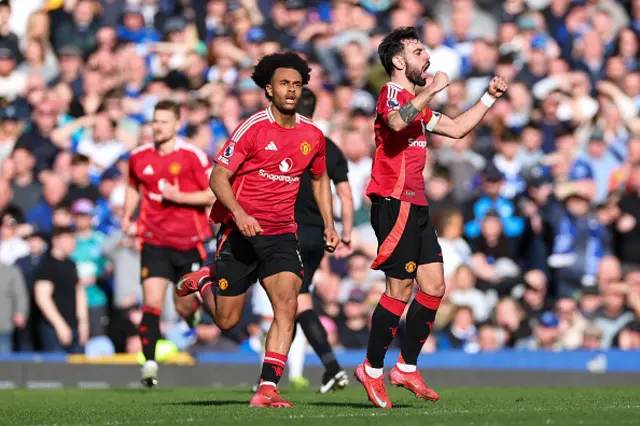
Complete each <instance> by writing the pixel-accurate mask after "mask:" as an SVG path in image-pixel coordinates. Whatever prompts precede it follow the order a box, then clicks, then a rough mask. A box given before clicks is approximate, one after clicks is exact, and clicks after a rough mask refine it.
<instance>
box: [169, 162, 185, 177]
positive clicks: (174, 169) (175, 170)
mask: <svg viewBox="0 0 640 426" xmlns="http://www.w3.org/2000/svg"><path fill="white" fill-rule="evenodd" d="M180 170H182V166H181V165H180V163H171V165H170V166H169V173H171V174H172V175H174V176H177V175H178V174H180Z"/></svg>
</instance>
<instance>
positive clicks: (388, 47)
mask: <svg viewBox="0 0 640 426" xmlns="http://www.w3.org/2000/svg"><path fill="white" fill-rule="evenodd" d="M403 40H420V34H418V29H417V28H416V27H400V28H396V29H395V30H393V31H391V32H390V33H389V34H387V36H386V37H385V38H384V39H383V40H382V43H380V46H378V56H380V62H382V66H383V67H384V70H385V71H386V72H387V74H388V75H389V76H391V72H392V71H393V62H392V59H393V57H394V56H396V55H397V54H398V53H400V52H402V50H403V49H404V44H402V41H403Z"/></svg>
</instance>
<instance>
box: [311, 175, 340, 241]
mask: <svg viewBox="0 0 640 426" xmlns="http://www.w3.org/2000/svg"><path fill="white" fill-rule="evenodd" d="M311 177H312V179H311V186H312V189H313V196H314V197H315V199H316V202H317V203H318V208H319V209H320V215H321V216H322V221H323V222H324V237H325V243H324V244H325V246H324V247H325V250H326V251H328V252H329V253H333V252H334V251H335V249H336V247H337V246H338V242H339V241H340V238H339V237H338V233H337V232H336V230H335V228H334V226H333V203H332V200H331V185H330V184H329V175H327V172H326V171H325V172H323V173H321V174H319V175H314V174H313V173H312V174H311Z"/></svg>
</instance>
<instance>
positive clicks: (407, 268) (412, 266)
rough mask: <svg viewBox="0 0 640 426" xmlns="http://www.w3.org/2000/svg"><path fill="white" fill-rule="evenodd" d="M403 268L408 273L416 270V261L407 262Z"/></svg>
mask: <svg viewBox="0 0 640 426" xmlns="http://www.w3.org/2000/svg"><path fill="white" fill-rule="evenodd" d="M404 269H405V271H407V272H408V273H412V272H413V271H415V270H416V262H408V263H407V264H406V265H404Z"/></svg>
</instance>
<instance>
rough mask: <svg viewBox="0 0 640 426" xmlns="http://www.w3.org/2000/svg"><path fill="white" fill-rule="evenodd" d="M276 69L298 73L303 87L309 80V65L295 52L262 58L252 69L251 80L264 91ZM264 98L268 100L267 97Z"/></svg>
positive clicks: (274, 54)
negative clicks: (286, 69)
mask: <svg viewBox="0 0 640 426" xmlns="http://www.w3.org/2000/svg"><path fill="white" fill-rule="evenodd" d="M278 68H289V69H294V70H296V71H298V72H299V73H300V75H301V76H302V85H303V86H306V85H307V83H309V79H310V78H311V69H310V68H309V64H308V63H307V61H305V60H304V59H302V57H301V56H300V55H298V54H297V53H295V52H285V53H273V54H271V55H267V56H265V57H263V58H262V59H260V62H258V64H257V65H256V66H255V68H254V69H253V74H252V75H251V78H252V79H253V81H254V82H255V83H256V84H257V85H258V87H260V88H262V89H266V87H267V85H268V84H270V83H271V79H273V75H274V74H275V73H276V70H277V69H278ZM265 94H266V91H265ZM266 96H267V99H269V95H266Z"/></svg>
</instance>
